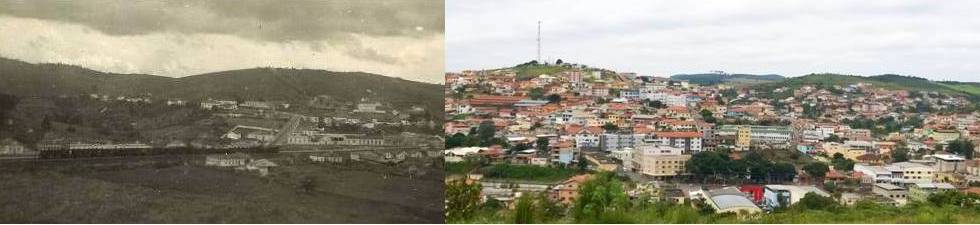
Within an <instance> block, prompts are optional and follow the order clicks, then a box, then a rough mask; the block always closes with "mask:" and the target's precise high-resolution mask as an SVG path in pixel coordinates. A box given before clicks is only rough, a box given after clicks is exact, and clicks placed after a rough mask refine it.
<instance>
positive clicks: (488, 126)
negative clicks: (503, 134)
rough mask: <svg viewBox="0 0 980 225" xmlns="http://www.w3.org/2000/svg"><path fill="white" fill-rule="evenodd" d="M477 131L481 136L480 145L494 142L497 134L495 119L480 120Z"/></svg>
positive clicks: (488, 144)
mask: <svg viewBox="0 0 980 225" xmlns="http://www.w3.org/2000/svg"><path fill="white" fill-rule="evenodd" d="M477 132H478V135H479V138H480V145H481V146H490V145H492V144H493V142H494V140H493V138H494V136H496V135H497V127H496V126H495V125H494V124H493V121H490V120H484V121H483V122H480V127H479V128H477Z"/></svg>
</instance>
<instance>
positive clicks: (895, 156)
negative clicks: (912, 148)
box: [891, 148, 909, 162]
mask: <svg viewBox="0 0 980 225" xmlns="http://www.w3.org/2000/svg"><path fill="white" fill-rule="evenodd" d="M891 157H892V162H905V161H909V150H908V149H906V148H897V149H895V150H893V151H892V152H891Z"/></svg>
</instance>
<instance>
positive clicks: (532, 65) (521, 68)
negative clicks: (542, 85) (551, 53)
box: [512, 62, 571, 80]
mask: <svg viewBox="0 0 980 225" xmlns="http://www.w3.org/2000/svg"><path fill="white" fill-rule="evenodd" d="M512 69H514V70H515V71H516V72H517V79H518V80H527V79H531V78H534V77H535V76H538V75H541V74H550V75H555V74H557V73H561V72H563V71H565V70H569V69H571V67H570V66H560V65H554V64H539V63H537V62H527V63H524V64H520V65H517V66H514V67H513V68H512Z"/></svg>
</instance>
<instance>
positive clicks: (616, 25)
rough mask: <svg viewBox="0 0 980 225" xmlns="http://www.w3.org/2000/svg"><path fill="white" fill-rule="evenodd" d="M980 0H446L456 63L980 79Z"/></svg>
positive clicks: (450, 65) (450, 59)
mask: <svg viewBox="0 0 980 225" xmlns="http://www.w3.org/2000/svg"><path fill="white" fill-rule="evenodd" d="M978 8H980V2H978V1H942V2H935V1H730V0H723V1H683V2H682V1H632V0H622V1H615V0H613V1H492V2H487V3H484V2H478V1H448V2H447V6H446V13H447V14H446V36H447V40H446V41H447V42H446V47H447V49H448V52H447V68H446V69H447V70H448V71H459V70H464V69H483V68H497V67H503V66H509V65H515V64H518V63H522V62H524V61H528V60H531V59H533V58H534V57H535V46H536V44H535V40H534V39H535V32H536V30H535V29H536V21H537V20H541V21H543V28H542V36H543V37H542V39H543V44H542V45H543V50H542V57H543V58H545V59H550V60H554V59H558V58H561V59H564V60H565V61H569V62H577V63H584V64H588V65H594V66H601V67H606V68H610V69H616V70H621V71H633V72H639V73H641V74H654V75H658V76H665V75H670V74H676V73H697V72H707V71H710V70H725V71H729V72H740V73H778V74H783V75H787V76H799V75H804V74H808V73H820V72H835V73H845V74H857V75H877V74H884V73H897V74H906V75H915V76H921V77H927V78H930V79H934V80H961V81H980V65H978V64H976V63H974V61H976V59H980V16H976V15H975V13H974V12H973V11H975V10H976V9H978Z"/></svg>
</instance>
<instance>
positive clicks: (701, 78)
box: [670, 73, 785, 85]
mask: <svg viewBox="0 0 980 225" xmlns="http://www.w3.org/2000/svg"><path fill="white" fill-rule="evenodd" d="M670 79H673V80H686V81H688V82H691V83H695V84H700V85H715V84H721V83H763V82H773V81H781V80H783V79H785V77H783V76H780V75H777V74H765V75H755V74H723V73H700V74H676V75H673V76H670Z"/></svg>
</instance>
